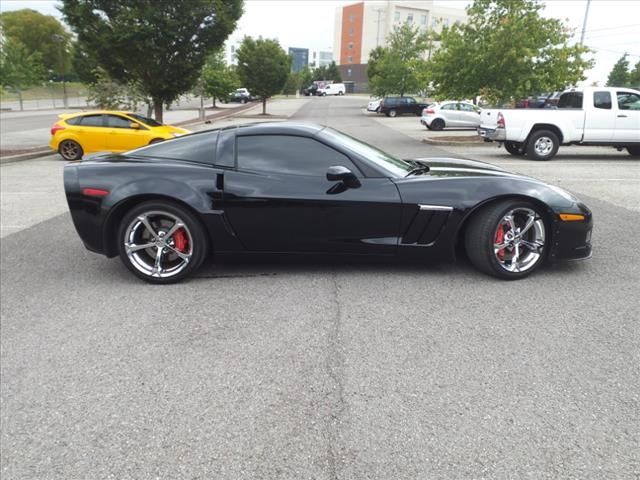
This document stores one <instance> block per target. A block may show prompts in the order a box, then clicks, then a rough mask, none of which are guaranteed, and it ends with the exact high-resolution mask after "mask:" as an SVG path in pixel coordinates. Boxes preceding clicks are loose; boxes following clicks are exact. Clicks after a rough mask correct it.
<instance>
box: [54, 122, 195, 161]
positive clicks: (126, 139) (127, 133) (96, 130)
mask: <svg viewBox="0 0 640 480" xmlns="http://www.w3.org/2000/svg"><path fill="white" fill-rule="evenodd" d="M58 118H60V120H58V121H57V122H56V123H54V124H53V126H52V127H51V140H50V141H49V146H50V147H51V148H52V149H53V150H55V151H57V152H58V153H60V155H61V156H62V158H64V159H65V160H79V159H81V158H82V157H83V155H86V154H89V153H95V152H103V151H108V152H126V151H127V150H132V149H134V148H138V147H142V146H143V145H149V144H151V143H156V142H160V141H162V140H167V139H169V138H173V137H177V136H180V135H184V134H185V133H190V132H189V130H185V129H184V128H180V127H174V126H171V125H163V124H161V123H159V122H156V121H155V120H153V119H152V118H147V117H143V116H142V115H138V114H137V113H132V112H121V111H111V110H96V111H92V112H82V113H71V114H68V113H67V114H62V115H58Z"/></svg>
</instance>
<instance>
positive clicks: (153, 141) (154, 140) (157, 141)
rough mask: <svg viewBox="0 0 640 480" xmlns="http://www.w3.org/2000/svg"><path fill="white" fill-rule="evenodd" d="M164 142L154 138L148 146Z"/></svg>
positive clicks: (161, 139) (162, 139)
mask: <svg viewBox="0 0 640 480" xmlns="http://www.w3.org/2000/svg"><path fill="white" fill-rule="evenodd" d="M160 142H164V138H154V139H152V140H151V141H150V142H149V145H153V144H154V143H160Z"/></svg>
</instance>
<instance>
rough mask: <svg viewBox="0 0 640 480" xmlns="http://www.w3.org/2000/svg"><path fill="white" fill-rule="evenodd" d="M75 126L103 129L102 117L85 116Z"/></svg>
mask: <svg viewBox="0 0 640 480" xmlns="http://www.w3.org/2000/svg"><path fill="white" fill-rule="evenodd" d="M76 125H81V126H83V127H104V124H103V122H102V115H85V116H84V117H82V120H81V121H80V122H78V123H77V124H76Z"/></svg>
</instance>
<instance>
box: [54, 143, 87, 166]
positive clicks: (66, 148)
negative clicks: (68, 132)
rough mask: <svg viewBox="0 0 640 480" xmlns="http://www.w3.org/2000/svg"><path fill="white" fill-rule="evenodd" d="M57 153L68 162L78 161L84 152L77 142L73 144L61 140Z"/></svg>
mask: <svg viewBox="0 0 640 480" xmlns="http://www.w3.org/2000/svg"><path fill="white" fill-rule="evenodd" d="M58 153H59V154H60V155H61V156H62V158H64V159H65V160H68V161H70V162H72V161H74V160H80V159H81V158H82V155H83V154H84V152H83V151H82V147H81V146H80V144H79V143H78V142H74V141H73V140H63V141H62V142H60V145H59V146H58Z"/></svg>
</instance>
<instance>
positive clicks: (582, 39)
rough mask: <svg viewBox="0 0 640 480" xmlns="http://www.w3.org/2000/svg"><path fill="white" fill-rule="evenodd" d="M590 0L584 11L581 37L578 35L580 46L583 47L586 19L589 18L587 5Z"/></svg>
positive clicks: (589, 0)
mask: <svg viewBox="0 0 640 480" xmlns="http://www.w3.org/2000/svg"><path fill="white" fill-rule="evenodd" d="M590 4H591V0H587V8H586V9H585V11H584V21H583V22H582V35H580V45H584V32H585V30H586V28H587V17H588V16H589V5H590Z"/></svg>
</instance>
